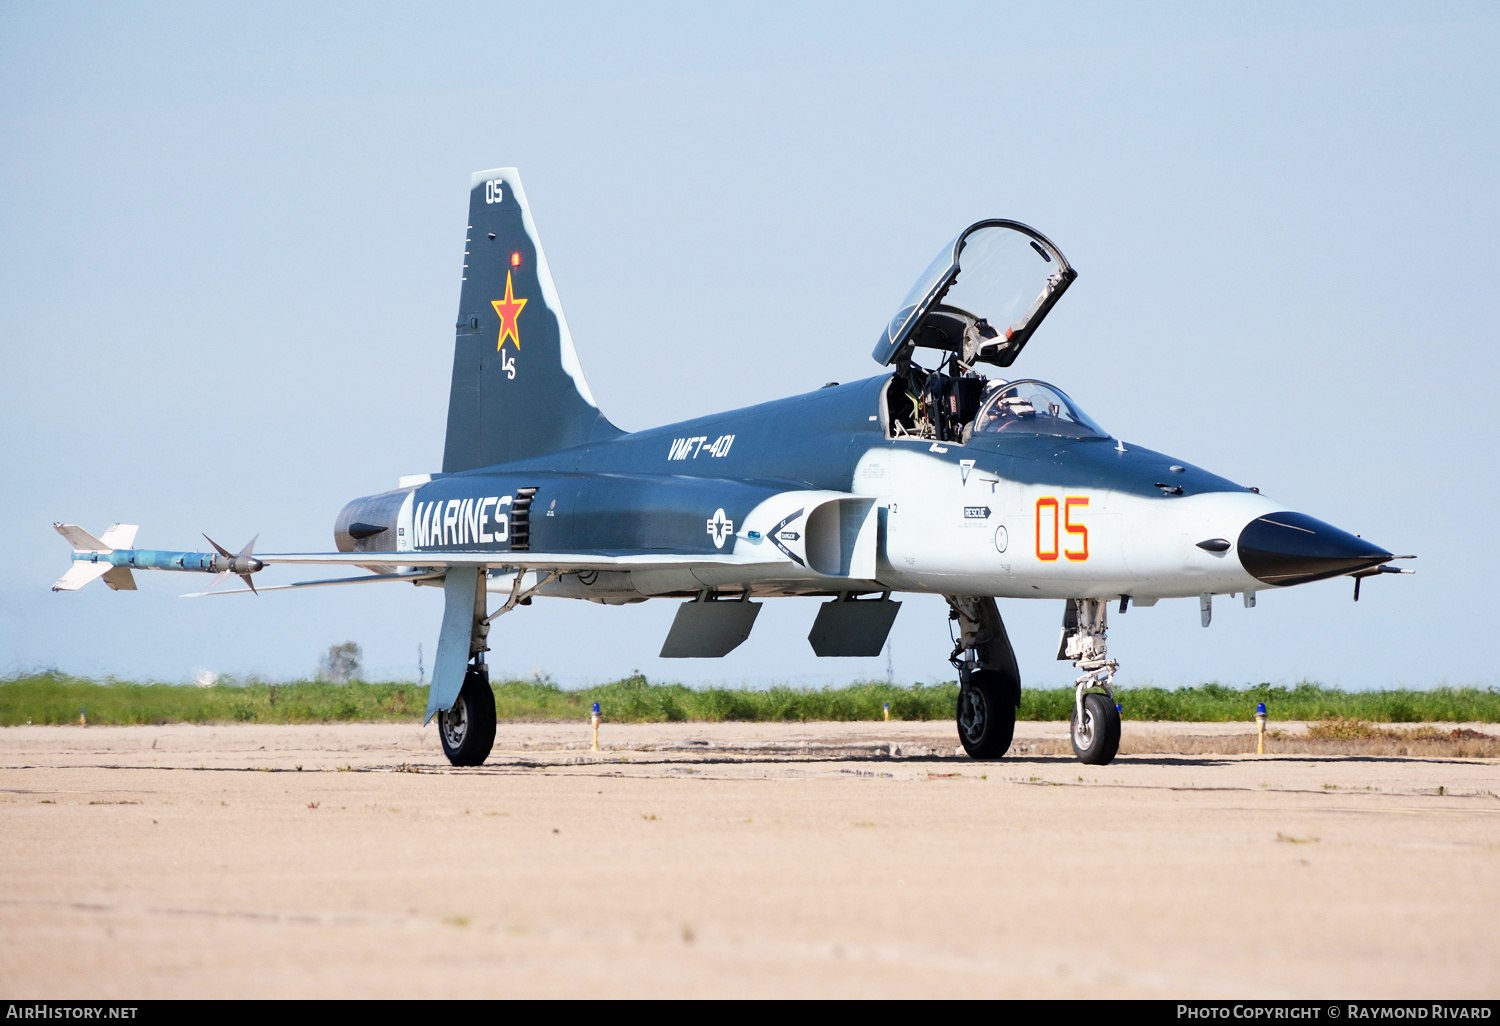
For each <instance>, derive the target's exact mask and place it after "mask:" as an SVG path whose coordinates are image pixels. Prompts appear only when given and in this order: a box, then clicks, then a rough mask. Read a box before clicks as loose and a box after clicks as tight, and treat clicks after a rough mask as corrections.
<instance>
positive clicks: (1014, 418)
mask: <svg viewBox="0 0 1500 1026" xmlns="http://www.w3.org/2000/svg"><path fill="white" fill-rule="evenodd" d="M977 434H1005V435H1008V436H1012V437H1013V436H1016V435H1049V436H1051V437H1054V438H1108V437H1109V434H1108V433H1107V432H1106V431H1105V430H1104V429H1103V428H1101V427H1100V426H1099V425H1098V424H1095V423H1094V422H1093V421H1092V420H1091V419H1089V416H1088V414H1086V413H1084V412H1083V411H1082V410H1080V409H1079V408H1078V406H1077V405H1076V404H1075V403H1074V402H1073V400H1072V399H1069V398H1068V397H1067V396H1066V395H1065V394H1064V393H1063V391H1062V389H1060V388H1056V387H1054V386H1052V385H1049V384H1047V383H1046V382H1043V381H1036V380H1033V379H1026V380H1022V381H1011V382H1001V381H997V382H992V383H991V387H990V388H989V390H988V392H987V395H986V398H985V399H984V404H983V405H982V406H980V408H979V413H978V414H977V415H976V416H975V417H974V420H973V423H971V424H970V425H969V427H968V429H967V431H966V432H965V435H964V441H968V439H969V438H970V437H971V436H972V435H977Z"/></svg>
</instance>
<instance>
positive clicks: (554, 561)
mask: <svg viewBox="0 0 1500 1026" xmlns="http://www.w3.org/2000/svg"><path fill="white" fill-rule="evenodd" d="M771 551H772V552H775V551H776V550H775V549H772V550H771ZM255 558H256V559H258V560H260V561H261V562H262V563H266V564H272V563H294V564H306V565H315V566H408V567H429V568H433V569H437V568H439V567H442V568H447V567H456V566H473V567H509V568H513V569H517V570H563V571H569V572H571V571H574V570H657V569H660V570H690V569H693V568H694V567H713V566H743V565H746V564H750V563H765V562H775V561H776V560H768V559H766V558H764V557H757V558H746V557H745V556H742V555H738V556H737V555H734V554H733V553H728V552H726V553H724V554H722V555H718V554H707V553H693V554H687V555H674V554H671V553H649V554H641V553H631V554H620V555H608V554H599V553H579V552H293V553H268V554H263V555H257V556H256V557H255Z"/></svg>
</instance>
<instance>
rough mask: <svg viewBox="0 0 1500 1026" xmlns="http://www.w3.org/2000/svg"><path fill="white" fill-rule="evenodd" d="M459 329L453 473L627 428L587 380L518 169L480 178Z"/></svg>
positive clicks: (451, 407) (472, 204)
mask: <svg viewBox="0 0 1500 1026" xmlns="http://www.w3.org/2000/svg"><path fill="white" fill-rule="evenodd" d="M457 329H458V331H457V340H456V345H455V348H454V353H453V386H452V390H451V391H450V392H449V395H448V437H447V441H446V443H445V444H444V447H443V471H444V472H445V473H455V472H458V471H462V470H473V469H475V468H476V467H486V466H490V465H492V464H495V463H507V462H510V461H513V460H519V459H525V458H527V457H529V456H539V455H542V454H543V453H549V452H556V451H558V450H559V449H567V448H570V447H572V446H575V445H582V444H583V443H585V442H589V441H594V440H597V439H602V438H610V437H613V436H614V435H617V434H619V433H620V429H619V428H617V427H615V426H614V425H613V424H611V423H610V422H609V421H608V420H607V419H606V418H605V416H604V414H602V413H600V412H599V408H598V407H597V406H596V405H595V404H594V397H593V395H592V394H590V392H589V386H588V383H587V382H585V381H584V379H583V370H582V368H581V367H579V365H578V354H577V353H576V352H575V351H574V349H573V338H572V336H571V335H570V334H569V333H568V322H567V321H566V320H565V319H564V318H563V312H562V304H561V303H560V302H559V301H558V298H557V289H556V287H555V286H554V285H553V284H552V275H551V273H550V272H549V271H548V269H547V258H546V257H545V256H543V255H542V245H541V241H540V240H539V239H538V237H537V232H536V225H535V224H534V223H533V222H532V220H531V210H530V208H529V207H528V206H527V205H526V194H525V193H524V192H523V191H522V190H521V176H520V175H519V174H518V173H517V171H516V169H515V168H499V169H496V170H493V171H479V172H476V173H475V174H474V176H473V179H472V181H471V182H470V185H469V228H468V234H467V238H466V239H465V240H464V276H463V288H462V290H461V292H460V298H459V312H458V325H457Z"/></svg>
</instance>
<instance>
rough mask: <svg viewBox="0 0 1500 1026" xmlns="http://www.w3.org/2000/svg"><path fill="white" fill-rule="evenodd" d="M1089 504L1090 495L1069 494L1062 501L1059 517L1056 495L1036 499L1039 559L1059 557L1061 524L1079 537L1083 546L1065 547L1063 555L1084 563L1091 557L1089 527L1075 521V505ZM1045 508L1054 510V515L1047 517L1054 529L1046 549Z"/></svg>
mask: <svg viewBox="0 0 1500 1026" xmlns="http://www.w3.org/2000/svg"><path fill="white" fill-rule="evenodd" d="M1088 504H1089V497H1088V496H1087V495H1069V496H1068V497H1067V498H1065V499H1063V501H1062V516H1061V517H1059V516H1058V502H1057V499H1056V498H1055V497H1053V496H1051V495H1043V496H1042V497H1041V498H1040V499H1037V500H1036V558H1037V559H1040V560H1041V561H1042V562H1044V563H1051V562H1053V561H1055V560H1056V559H1057V556H1058V533H1059V532H1058V528H1059V526H1060V527H1061V528H1062V530H1064V531H1066V532H1067V533H1068V534H1071V535H1074V536H1075V537H1076V539H1077V543H1078V544H1079V545H1081V546H1082V548H1079V549H1076V550H1075V549H1064V550H1062V555H1064V556H1066V557H1067V558H1068V559H1069V560H1070V561H1071V562H1074V563H1082V562H1083V561H1084V560H1086V559H1088V558H1089V529H1088V527H1087V526H1086V525H1084V524H1075V523H1073V508H1074V507H1075V506H1087V505H1088ZM1044 509H1047V510H1051V511H1052V515H1051V516H1050V517H1048V518H1047V519H1049V520H1050V521H1051V522H1052V529H1051V531H1050V534H1051V538H1050V539H1049V541H1050V542H1051V546H1050V547H1049V548H1045V549H1044V548H1042V539H1043V531H1042V517H1043V514H1042V510H1044Z"/></svg>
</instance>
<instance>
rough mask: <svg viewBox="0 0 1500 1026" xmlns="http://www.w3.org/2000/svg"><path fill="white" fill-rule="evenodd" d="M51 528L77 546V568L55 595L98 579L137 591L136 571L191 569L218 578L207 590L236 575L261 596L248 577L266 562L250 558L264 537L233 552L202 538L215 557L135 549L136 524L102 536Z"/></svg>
mask: <svg viewBox="0 0 1500 1026" xmlns="http://www.w3.org/2000/svg"><path fill="white" fill-rule="evenodd" d="M52 528H53V530H55V531H56V532H57V533H58V534H60V535H62V536H63V537H64V538H66V539H67V541H68V543H69V544H70V545H72V546H73V566H72V567H71V568H69V570H68V572H67V573H65V574H63V576H62V577H60V578H59V579H58V580H57V582H56V583H55V584H53V585H52V590H53V591H77V590H78V589H79V588H81V587H83V586H84V585H85V584H88V583H89V582H90V581H92V580H95V579H98V578H103V579H104V583H105V584H106V585H108V586H109V587H110V588H111V589H113V590H115V591H135V590H136V587H135V577H134V575H133V574H132V573H131V571H132V570H187V571H192V572H195V573H211V574H217V575H218V576H217V577H216V578H215V579H214V580H213V581H212V582H211V583H210V584H209V586H208V587H207V588H205V589H204V592H208V591H210V590H212V589H213V588H214V587H215V586H217V585H218V584H219V583H221V582H222V581H223V580H224V579H225V578H227V577H228V576H229V575H230V574H235V575H237V576H238V577H239V578H240V579H241V580H243V581H244V582H245V583H246V584H247V585H249V587H250V590H251V591H253V592H255V593H256V594H259V591H258V590H257V589H256V587H255V584H254V582H253V581H251V579H250V575H251V574H254V573H258V572H259V571H260V570H262V569H264V568H265V563H263V562H261V561H260V560H258V559H256V558H255V557H254V555H252V553H254V551H255V543H256V542H257V541H258V540H259V539H260V535H256V536H255V537H254V538H251V539H250V541H249V542H247V543H246V545H245V547H244V548H242V549H240V551H239V552H238V553H234V554H231V553H230V551H229V550H228V549H226V548H224V547H223V546H222V545H220V544H219V543H218V542H216V541H214V540H213V539H212V538H209V537H208V535H206V534H205V535H204V536H203V537H204V538H205V539H207V541H208V543H209V544H210V545H212V546H213V547H214V552H212V553H210V552H163V551H159V550H157V549H137V548H133V547H132V546H133V545H134V544H135V535H136V532H137V531H138V530H139V527H137V526H136V525H135V524H111V525H110V527H109V529H108V530H106V531H105V532H104V533H103V535H102V536H100V537H98V538H96V537H94V536H93V535H92V534H90V533H89V532H87V531H85V530H84V529H83V528H81V527H79V526H78V525H77V524H64V523H59V522H54V523H53V524H52Z"/></svg>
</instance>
